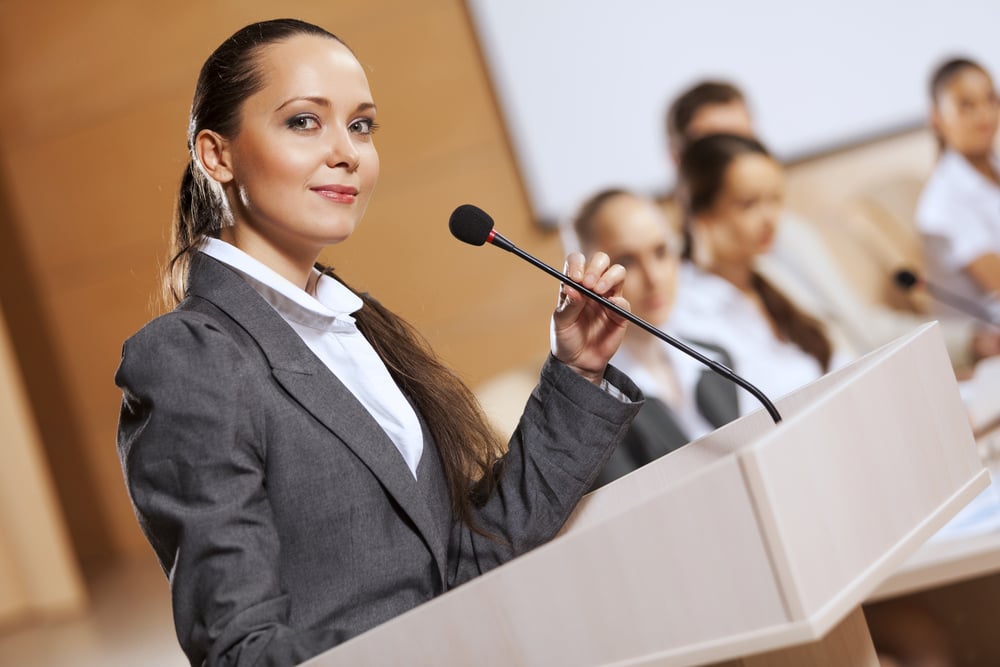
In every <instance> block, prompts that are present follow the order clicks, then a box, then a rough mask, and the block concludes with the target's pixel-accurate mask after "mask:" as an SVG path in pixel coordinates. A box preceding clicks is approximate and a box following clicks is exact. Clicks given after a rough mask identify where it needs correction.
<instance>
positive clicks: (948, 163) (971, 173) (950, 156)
mask: <svg viewBox="0 0 1000 667" xmlns="http://www.w3.org/2000/svg"><path fill="white" fill-rule="evenodd" d="M940 161H941V162H942V163H944V164H945V167H946V168H947V169H949V170H951V171H952V172H953V173H954V174H955V176H956V177H957V178H959V179H961V182H962V183H963V184H965V185H966V186H968V187H970V188H975V189H976V190H987V191H991V190H996V189H997V186H996V184H994V183H993V182H992V181H990V180H989V179H988V178H986V177H985V176H983V175H982V174H980V173H979V172H978V171H977V170H976V168H975V167H973V166H972V163H971V162H969V161H968V160H967V159H966V158H965V156H964V155H962V154H961V153H959V152H958V151H955V150H952V149H950V148H949V149H947V150H945V151H944V153H943V154H942V155H941V160H940ZM990 162H992V163H993V168H994V169H997V170H1000V157H998V156H997V155H995V154H993V155H990Z"/></svg>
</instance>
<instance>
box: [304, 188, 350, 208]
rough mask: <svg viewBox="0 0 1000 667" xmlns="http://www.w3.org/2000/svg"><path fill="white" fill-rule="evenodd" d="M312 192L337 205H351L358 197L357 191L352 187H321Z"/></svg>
mask: <svg viewBox="0 0 1000 667" xmlns="http://www.w3.org/2000/svg"><path fill="white" fill-rule="evenodd" d="M312 191H313V192H315V193H316V194H318V195H319V196H320V197H323V198H324V199H326V200H327V201H331V202H334V203H337V204H353V203H354V200H355V199H357V196H358V189H357V188H356V187H354V186H352V185H321V186H319V187H316V188H312Z"/></svg>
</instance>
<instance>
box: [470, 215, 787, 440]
mask: <svg viewBox="0 0 1000 667" xmlns="http://www.w3.org/2000/svg"><path fill="white" fill-rule="evenodd" d="M486 240H487V242H489V243H492V244H493V245H495V246H496V247H498V248H502V249H503V250H506V251H507V252H510V253H513V254H515V255H517V256H518V257H520V258H521V259H523V260H525V261H526V262H528V263H529V264H533V265H534V266H536V267H538V268H539V269H541V270H542V271H544V272H545V273H547V274H549V275H550V276H552V277H553V278H558V279H559V280H561V281H562V282H565V283H568V284H570V285H572V286H573V287H574V288H575V289H577V290H579V291H580V293H581V294H584V295H585V296H587V297H589V298H590V299H592V300H594V301H596V302H597V303H599V304H601V305H602V306H604V307H605V308H607V309H608V310H611V311H612V312H614V313H615V314H617V315H619V316H620V317H623V318H625V319H626V320H628V321H629V322H631V323H632V324H634V325H636V326H637V327H639V328H640V329H643V330H644V331H646V332H648V333H651V334H652V335H654V336H656V337H657V338H659V339H660V340H662V341H663V342H665V343H667V344H669V345H672V346H673V347H675V348H677V349H678V350H680V351H681V352H683V353H684V354H686V355H688V356H689V357H693V358H694V359H697V360H698V361H699V362H701V363H702V364H704V365H706V366H708V367H709V368H711V369H712V370H713V371H715V372H716V373H718V374H719V375H721V376H722V377H724V378H726V379H727V380H729V381H730V382H733V383H735V384H737V385H738V386H740V387H742V388H743V389H745V390H746V391H748V392H750V394H752V395H753V397H754V398H756V399H757V400H758V401H760V403H761V405H763V406H764V409H765V410H767V414H769V415H770V416H771V419H772V420H774V423H775V424H777V423H779V422H780V421H781V414H780V413H779V412H778V409H777V408H776V407H774V403H772V402H771V399H769V398H768V397H767V396H766V395H765V394H764V392H762V391H761V390H760V389H758V388H757V387H755V386H754V385H752V384H750V382H748V381H747V380H745V379H743V378H742V377H741V376H739V375H737V374H736V373H735V371H733V370H732V369H730V368H729V367H728V366H726V365H724V364H720V363H719V362H718V361H716V360H715V359H711V358H709V357H707V356H705V355H704V354H702V353H700V352H698V351H697V350H695V349H694V348H692V347H690V346H688V345H685V344H684V343H682V342H680V341H679V340H677V339H676V338H674V337H673V336H670V335H669V334H667V333H664V332H663V331H660V330H659V329H657V328H656V327H654V326H653V325H652V324H650V323H649V322H647V321H646V320H644V319H642V318H640V317H637V316H636V315H633V314H632V313H630V312H628V311H627V310H625V309H624V308H621V307H620V306H617V305H615V304H614V303H612V302H611V301H608V300H607V299H605V298H604V297H603V296H601V295H600V294H597V293H596V292H594V291H592V290H590V289H588V288H586V287H584V286H583V285H581V284H580V283H578V282H576V281H575V280H573V279H572V278H570V277H569V276H567V275H566V274H564V273H562V272H561V271H557V270H556V269H554V268H552V267H551V266H549V265H548V264H546V263H545V262H543V261H541V260H539V259H536V258H535V257H533V256H532V255H529V254H528V253H526V252H524V251H523V250H521V249H520V248H518V247H517V246H516V245H514V244H513V243H511V242H510V241H508V240H507V239H506V238H504V236H503V235H502V234H500V233H499V232H497V231H496V230H495V229H491V230H490V233H489V237H488V238H487V239H486Z"/></svg>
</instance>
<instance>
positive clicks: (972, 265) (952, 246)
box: [917, 59, 1000, 321]
mask: <svg viewBox="0 0 1000 667" xmlns="http://www.w3.org/2000/svg"><path fill="white" fill-rule="evenodd" d="M930 92H931V102H932V108H931V124H932V126H933V128H934V133H935V134H936V136H937V139H938V142H939V144H940V146H941V156H940V158H939V159H938V162H937V165H936V166H935V168H934V172H933V174H932V175H931V178H930V180H928V182H927V185H926V186H925V188H924V191H923V193H922V195H921V197H920V202H919V204H918V207H917V223H918V226H919V228H920V231H921V234H922V236H923V239H924V248H925V253H926V257H927V272H928V277H929V279H930V280H932V281H933V282H934V283H935V284H937V285H939V286H941V287H943V288H944V289H947V290H949V291H950V292H952V293H954V294H955V295H957V296H960V297H963V298H965V299H967V300H969V301H971V302H972V303H973V304H976V305H977V306H978V309H979V310H980V313H979V315H980V317H985V318H987V319H992V320H993V321H1000V303H998V301H997V297H998V295H1000V160H998V159H997V155H996V153H995V152H994V149H993V144H994V141H995V139H996V134H997V123H998V118H1000V103H998V101H997V91H996V88H995V87H994V85H993V80H992V79H991V78H990V75H989V73H988V72H987V71H986V70H985V69H984V68H983V67H982V66H981V65H979V64H977V63H975V62H972V61H970V60H965V59H955V60H950V61H948V62H946V63H944V64H943V65H941V66H940V67H939V68H938V69H937V70H936V71H935V72H934V75H933V76H932V77H931V91H930ZM942 313H943V314H949V315H959V314H960V313H957V312H955V311H953V310H945V309H944V307H942Z"/></svg>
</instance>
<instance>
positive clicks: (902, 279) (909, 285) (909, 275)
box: [893, 269, 920, 290]
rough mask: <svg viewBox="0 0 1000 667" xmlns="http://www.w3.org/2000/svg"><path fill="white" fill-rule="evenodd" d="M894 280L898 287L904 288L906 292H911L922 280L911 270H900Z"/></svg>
mask: <svg viewBox="0 0 1000 667" xmlns="http://www.w3.org/2000/svg"><path fill="white" fill-rule="evenodd" d="M893 280H894V281H895V282H896V285H898V286H899V287H902V288H903V289H904V290H911V289H913V288H914V287H916V285H917V283H919V282H920V278H917V274H915V273H914V272H913V271H910V270H909V269H900V270H899V271H896V274H895V275H894V276H893Z"/></svg>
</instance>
